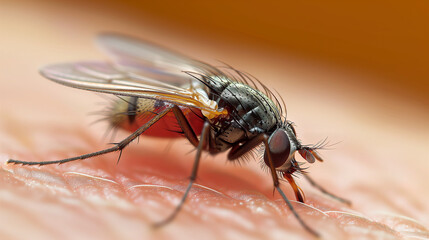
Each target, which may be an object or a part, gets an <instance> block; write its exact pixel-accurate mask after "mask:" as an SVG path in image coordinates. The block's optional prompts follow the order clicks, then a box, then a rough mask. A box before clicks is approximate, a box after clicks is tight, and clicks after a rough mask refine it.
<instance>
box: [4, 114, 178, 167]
mask: <svg viewBox="0 0 429 240" xmlns="http://www.w3.org/2000/svg"><path fill="white" fill-rule="evenodd" d="M170 110H171V107H168V108H166V109H164V110H162V111H161V112H159V113H157V114H156V115H155V116H154V117H153V118H152V119H151V120H149V121H148V122H147V123H145V124H144V125H143V126H141V127H140V128H138V129H137V130H136V131H135V132H133V133H132V134H131V135H129V136H128V137H127V138H125V139H124V140H122V141H120V142H119V143H116V144H115V146H113V147H111V148H107V149H104V150H101V151H98V152H93V153H88V154H84V155H81V156H77V157H72V158H66V159H61V160H54V161H42V162H27V161H20V160H14V159H9V160H8V161H7V163H12V164H22V165H48V164H63V163H66V162H72V161H76V160H84V159H87V158H91V157H95V156H99V155H103V154H106V153H111V152H116V151H120V153H122V150H123V149H124V148H125V147H126V146H128V144H130V143H131V142H132V141H133V140H134V139H136V138H137V137H138V136H140V135H141V134H142V133H143V132H144V131H146V130H147V129H148V128H149V127H150V126H152V125H153V124H154V123H156V122H157V121H158V120H159V119H161V118H162V117H164V116H165V114H167V113H168V112H169V111H170Z"/></svg>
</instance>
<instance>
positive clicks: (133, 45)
mask: <svg viewBox="0 0 429 240" xmlns="http://www.w3.org/2000/svg"><path fill="white" fill-rule="evenodd" d="M97 42H98V44H99V45H100V47H101V48H102V49H103V50H104V51H105V52H107V54H108V55H109V57H110V58H111V59H112V60H113V61H114V63H115V66H116V67H117V68H118V69H120V70H122V71H125V72H132V73H134V74H136V75H139V76H144V77H150V78H153V79H157V80H159V81H162V82H166V83H169V84H173V85H176V86H181V85H183V84H186V83H189V82H190V81H195V79H193V78H192V77H191V76H190V75H188V74H186V73H185V72H196V73H199V74H204V75H209V76H213V75H217V76H218V75H221V74H222V73H221V72H220V71H219V70H218V69H216V68H215V67H212V66H210V65H208V64H205V63H203V62H200V61H197V60H194V59H191V58H189V57H186V56H184V55H182V54H180V53H176V52H173V51H171V50H167V49H166V48H163V47H160V46H158V45H156V44H154V43H151V42H148V41H144V40H140V39H136V38H132V37H129V36H125V35H120V34H114V33H105V34H101V35H99V36H98V38H97Z"/></svg>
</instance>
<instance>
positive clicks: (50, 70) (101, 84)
mask: <svg viewBox="0 0 429 240" xmlns="http://www.w3.org/2000/svg"><path fill="white" fill-rule="evenodd" d="M41 73H42V75H43V76H45V77H47V78H49V79H51V80H53V81H55V82H58V83H60V84H63V85H66V86H70V87H74V88H79V89H84V90H89V91H95V92H102V93H111V94H115V95H124V96H133V97H141V98H149V99H157V100H162V101H166V102H169V103H173V104H178V105H184V106H189V107H195V108H200V109H201V110H202V112H203V114H204V115H205V116H211V117H214V116H217V115H220V114H224V113H223V112H222V111H219V110H218V109H217V104H216V102H214V101H212V100H210V99H209V98H208V96H207V94H206V92H205V91H204V90H203V89H202V88H196V87H195V86H193V84H191V83H189V81H188V84H187V85H184V84H182V85H181V87H179V86H178V85H174V84H169V83H166V82H162V81H158V80H156V79H152V78H149V77H146V76H144V75H136V74H135V73H132V72H124V71H120V70H118V69H116V67H115V66H113V65H111V64H109V63H103V62H77V63H64V64H56V65H51V66H47V67H45V68H43V69H42V70H41Z"/></svg>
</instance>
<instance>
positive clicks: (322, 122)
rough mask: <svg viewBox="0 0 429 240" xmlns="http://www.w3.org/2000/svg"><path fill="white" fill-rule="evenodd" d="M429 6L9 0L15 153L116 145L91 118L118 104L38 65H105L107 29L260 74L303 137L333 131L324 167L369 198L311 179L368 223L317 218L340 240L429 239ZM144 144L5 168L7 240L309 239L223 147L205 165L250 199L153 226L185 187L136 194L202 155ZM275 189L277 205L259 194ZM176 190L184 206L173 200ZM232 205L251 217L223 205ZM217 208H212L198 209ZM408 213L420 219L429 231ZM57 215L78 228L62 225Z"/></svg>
mask: <svg viewBox="0 0 429 240" xmlns="http://www.w3.org/2000/svg"><path fill="white" fill-rule="evenodd" d="M428 14H429V9H428V4H427V3H425V2H424V1H421V2H419V1H414V2H413V1H407V2H403V3H395V2H386V3H373V2H360V3H355V4H352V3H347V4H345V3H343V2H342V1H339V2H326V1H324V2H323V4H322V3H315V2H313V3H307V4H305V5H300V4H299V3H296V2H291V3H285V4H283V5H278V4H276V3H273V2H269V1H265V2H264V5H255V4H251V3H248V2H247V1H234V3H229V2H228V1H225V2H219V1H217V2H216V4H214V3H213V4H209V3H208V1H207V2H204V3H201V2H199V1H185V2H183V1H168V2H166V1H163V2H162V4H161V1H160V2H159V3H156V2H155V1H150V2H144V1H121V3H119V2H118V3H115V2H105V1H99V3H96V2H92V3H87V2H85V1H81V2H79V1H70V2H65V1H61V2H59V1H51V2H50V1H39V2H37V1H1V2H0V29H1V30H2V35H1V38H0V63H1V65H0V160H1V161H2V162H5V161H6V160H7V159H8V158H9V157H16V158H23V159H24V158H25V159H29V160H41V159H46V158H49V159H54V158H58V157H65V156H71V155H75V154H79V153H85V152H88V151H93V150H96V149H101V148H103V147H104V146H105V145H104V142H105V141H101V140H100V139H101V138H102V135H103V132H104V129H105V127H104V126H103V125H94V126H91V127H90V126H88V125H89V123H90V122H91V121H92V120H94V119H97V117H88V116H87V113H88V112H91V111H95V110H98V109H99V108H100V106H98V105H97V104H96V102H100V101H103V100H102V98H100V97H98V96H96V95H94V94H90V93H85V92H82V91H77V90H74V89H68V88H65V87H62V86H59V85H56V84H53V83H52V82H49V81H47V80H45V79H43V78H42V77H40V76H39V75H38V74H37V69H38V68H39V67H40V66H42V65H44V64H48V63H53V62H61V61H72V60H86V59H103V58H104V56H103V55H102V54H100V53H99V52H98V51H97V50H96V48H95V47H94V45H93V44H92V39H93V38H94V36H95V35H96V34H97V33H98V32H101V31H118V32H122V33H127V34H132V35H136V36H140V37H143V38H145V39H149V40H151V41H155V42H159V43H161V44H163V45H166V46H169V47H170V48H173V49H177V50H179V51H181V52H184V53H187V54H188V55H190V56H193V57H196V58H198V59H201V60H204V61H208V62H210V63H214V64H218V62H217V61H218V60H221V61H224V62H227V63H229V64H231V65H233V66H235V67H237V68H239V69H242V70H245V71H247V72H250V73H252V74H253V75H255V76H256V77H258V78H259V79H260V80H261V81H263V82H264V83H266V84H267V85H268V86H269V87H271V88H272V89H275V90H277V91H278V92H279V93H280V94H281V95H282V96H283V97H284V98H285V101H286V103H287V105H288V118H289V119H290V120H293V121H295V122H296V123H297V131H298V134H299V137H300V138H301V139H302V140H303V141H305V142H307V143H314V142H317V141H318V140H320V139H323V138H324V137H325V136H329V138H330V139H331V141H332V142H340V143H339V144H337V145H335V147H334V150H331V151H323V153H322V154H323V156H324V157H325V159H326V162H325V163H324V164H315V165H314V166H311V168H310V169H309V171H310V172H311V174H312V176H314V177H315V178H316V179H319V180H320V183H321V184H323V185H324V186H329V188H330V189H331V190H332V191H334V192H337V193H339V194H340V195H342V196H345V197H348V198H350V199H352V200H353V201H354V206H353V208H351V209H349V208H345V207H344V206H338V204H337V203H336V202H335V201H332V200H329V199H328V200H326V199H324V198H323V197H322V196H321V195H320V194H319V193H318V192H317V191H315V190H313V189H312V188H311V187H310V186H308V184H306V183H305V182H304V181H300V183H301V185H302V186H303V188H304V190H305V192H306V193H307V197H308V198H309V202H310V203H311V204H313V205H314V206H316V207H317V208H319V209H321V210H323V211H331V210H342V211H346V212H348V213H351V212H354V213H357V214H359V215H361V216H364V217H365V218H362V219H357V218H356V217H355V216H354V217H352V216H349V215H341V214H339V216H336V215H335V214H334V213H332V212H331V213H330V217H331V218H330V219H331V220H329V221H328V220H326V219H325V220H321V221H320V219H319V221H315V223H314V224H315V225H314V226H315V227H319V228H320V229H324V230H325V231H326V234H328V236H331V239H332V238H333V237H332V236H335V234H339V235H341V234H344V235H347V236H348V237H349V238H353V237H356V238H357V237H364V238H371V237H374V236H377V234H384V235H382V236H385V238H387V237H392V238H394V239H395V238H396V239H400V238H401V237H404V236H408V237H410V238H411V236H419V237H428V231H427V227H428V226H429V218H428V216H429V205H428V204H427V199H428V198H429V190H428V189H427V187H426V186H425V183H427V182H428V180H429V179H428V177H427V173H428V170H429V157H428V154H427V152H426V151H427V149H428V147H429V137H428V136H429V127H428V125H427V119H428V117H429V112H428V109H429V108H428V104H429V100H428V97H427V95H428V92H429V86H428V77H429V72H428V68H427V67H426V64H427V62H428V60H429V59H428V58H429V54H428V52H429V50H428V45H427V42H428V40H429V39H428V34H427V32H428V29H427V28H428V27H427V22H428V17H427V16H428ZM143 139H144V140H143V141H144V144H143V143H142V142H141V143H140V144H139V145H136V144H134V145H133V146H132V147H131V148H130V149H128V150H127V151H126V152H125V155H124V158H123V159H122V162H121V164H119V166H116V165H115V160H116V155H113V156H106V157H104V158H100V159H94V160H91V161H89V162H85V163H76V164H69V165H64V166H61V167H47V168H41V169H37V171H36V170H35V169H34V168H13V167H4V169H3V170H2V172H1V179H2V181H1V189H0V194H1V196H0V201H1V203H0V222H1V224H0V237H1V239H13V238H17V237H18V238H21V239H24V238H26V237H28V236H32V237H33V238H36V239H37V238H39V239H46V238H52V239H55V238H59V237H63V236H64V235H65V236H69V238H70V239H74V238H77V237H87V238H98V239H109V238H110V239H121V238H122V239H123V238H127V239H140V238H141V237H149V236H151V237H154V236H157V237H159V238H169V237H171V236H175V237H176V238H183V239H188V238H189V237H190V236H194V237H195V236H198V235H197V234H201V235H203V236H208V235H209V236H212V237H213V238H215V237H223V238H228V237H229V238H231V239H232V238H233V236H245V237H247V238H252V237H253V238H259V237H261V238H262V237H268V236H269V237H270V238H273V239H284V237H285V236H286V235H287V236H290V237H292V236H295V237H296V238H298V239H299V238H301V234H305V233H303V231H302V230H301V229H300V228H299V226H298V225H297V224H296V222H294V220H293V218H291V217H289V218H288V219H287V220H284V218H283V217H282V216H281V214H277V213H276V211H277V212H278V209H282V208H281V207H280V208H278V209H277V208H271V207H267V206H271V205H272V202H271V200H270V199H271V194H270V193H271V187H270V184H271V182H270V178H269V177H268V175H267V174H265V173H264V172H262V171H260V170H259V167H258V164H256V163H253V164H252V163H250V164H249V165H245V167H244V168H240V167H238V166H233V165H231V164H228V165H226V164H224V160H223V159H224V157H223V156H218V157H216V158H215V159H214V160H211V158H208V159H207V160H206V161H204V162H203V165H202V174H201V176H200V183H202V184H204V185H207V186H210V187H212V188H215V189H217V190H221V191H222V192H224V193H228V194H229V195H230V196H234V199H235V200H237V198H240V197H241V199H248V201H244V202H242V201H230V200H225V199H224V198H221V199H220V200H219V199H218V198H216V196H217V195H215V196H214V197H213V196H211V197H210V198H207V199H205V200H204V201H203V203H204V204H201V200H200V201H198V200H199V199H200V198H198V197H194V198H193V199H194V200H191V203H190V206H193V207H192V208H189V209H188V210H187V211H185V212H184V213H183V215H182V218H180V219H179V220H180V221H178V223H177V224H178V225H176V226H172V227H171V228H170V229H167V230H166V231H165V232H164V233H161V234H159V233H157V234H155V235H151V234H152V233H151V232H148V231H147V229H146V228H145V226H147V225H145V224H143V225H142V223H147V222H150V221H151V219H153V218H156V219H159V218H160V216H165V215H166V214H168V212H169V210H170V209H171V207H172V205H174V203H175V201H176V200H177V197H178V196H180V193H179V192H177V191H176V192H173V193H169V192H168V191H167V193H165V194H167V195H162V194H161V197H159V196H158V198H157V197H154V198H153V199H152V201H148V199H147V198H150V197H148V196H149V193H146V192H143V193H142V192H140V191H138V192H132V191H131V192H130V191H129V190H124V189H127V186H128V187H129V186H130V185H135V184H142V183H154V182H155V183H158V184H161V185H166V186H170V184H174V181H177V180H181V179H184V178H185V177H186V175H187V174H188V172H189V169H190V168H189V167H190V164H191V161H192V160H191V159H188V158H191V157H189V155H188V157H187V156H184V157H183V159H182V158H180V159H179V160H177V159H176V158H177V155H182V154H172V156H170V157H169V160H168V161H167V160H166V161H167V162H163V161H162V160H159V161H158V162H156V164H154V161H150V160H152V159H151V158H154V159H157V158H159V152H162V149H161V150H160V151H156V149H155V150H154V149H153V146H157V145H158V143H159V145H162V144H163V143H162V142H158V141H154V140H149V139H145V138H143ZM183 144H184V142H180V143H176V144H175V145H173V149H172V150H171V151H178V152H180V153H185V152H187V151H188V150H189V149H190V148H187V149H182V148H183V147H181V146H182V145H183ZM151 146H152V147H151ZM174 146H176V147H174ZM148 152H150V154H149V157H146V156H148ZM176 160H177V161H176ZM182 163H183V164H182ZM147 169H152V170H150V171H149V170H147ZM154 169H155V170H154ZM76 172H77V173H85V174H89V175H91V176H97V177H102V178H103V179H113V180H114V181H113V182H115V183H116V184H118V183H119V187H118V188H115V187H112V186H111V185H109V184H107V183H105V181H104V182H103V181H101V180H100V181H101V183H100V182H99V181H96V180H91V181H89V180H88V179H87V178H85V177H82V179H80V178H78V177H76V175H73V174H75V173H76ZM148 176H152V177H148ZM153 176H155V177H153ZM165 178H167V180H165ZM130 179H131V180H130ZM154 179H155V180H154ZM157 179H161V180H157ZM232 182H234V183H232ZM103 183H105V184H103ZM181 184H182V185H183V184H184V182H183V181H182V182H181ZM182 185H180V186H182ZM115 186H116V185H115ZM112 189H113V190H112ZM179 189H180V188H179ZM284 189H285V190H287V189H288V187H284ZM248 191H250V192H251V194H248ZM254 191H257V192H258V194H254ZM287 191H288V190H287ZM148 192H150V191H148ZM154 192H156V191H154ZM124 193H126V194H124ZM150 193H153V192H150ZM288 193H290V192H288ZM145 194H148V195H145ZM168 194H170V195H168ZM124 195H125V197H124ZM165 196H167V197H165ZM290 196H292V195H290ZM200 197H201V196H200ZM265 197H266V198H267V199H264V198H265ZM276 197H278V196H276ZM259 198H261V199H264V201H259V202H258V201H257V200H258V199H259ZM160 199H161V200H160ZM162 199H164V200H165V199H169V201H171V202H172V203H171V202H168V203H169V204H167V205H168V207H165V206H163V205H162V204H161V207H160V208H157V207H156V206H157V205H156V203H157V202H163V200H162ZM249 199H250V200H249ZM255 199H256V200H255ZM222 201H224V202H222ZM267 201H268V203H266V202H267ZM118 202H120V204H119V205H117V203H118ZM219 202H222V203H225V204H223V205H221V206H227V207H226V208H229V207H230V209H232V210H233V211H237V209H239V210H241V212H240V213H238V214H231V213H230V212H228V211H225V209H219V211H216V210H213V209H215V208H213V206H216V204H218V203H219ZM261 202H262V203H261ZM258 203H260V204H262V205H258ZM192 204H193V205H192ZM205 204H206V205H205ZM228 204H229V205H228ZM238 204H244V206H246V208H244V210H243V209H242V207H239V206H241V205H238ZM252 204H253V205H252ZM277 205H279V206H282V205H281V202H277ZM209 206H210V208H209ZM252 206H253V207H252ZM255 206H262V209H265V210H266V211H267V212H264V211H261V209H260V208H257V207H255ZM282 207H284V206H282ZM147 209H154V210H151V211H149V210H147ZM207 209H211V210H212V211H211V212H210V213H206V215H201V214H200V212H198V211H201V212H204V211H206V210H207ZM249 209H250V211H249ZM267 209H268V210H267ZM191 210H194V211H197V212H196V213H193V212H192V211H191ZM148 211H149V213H148ZM136 212H137V213H136ZM392 214H393V216H392ZM201 216H202V217H201ZM398 216H404V217H409V218H411V219H414V220H415V221H417V222H418V223H419V224H422V225H423V226H426V229H425V228H424V227H423V226H420V225H419V224H418V223H417V222H413V221H414V220H410V219H408V218H403V217H398ZM366 217H368V218H369V219H367V218H366ZM82 218H84V219H82ZM255 219H256V220H255ZM332 219H334V220H332ZM182 220H183V222H184V223H183V222H182ZM185 220H186V221H185ZM369 220H376V222H370V221H369ZM230 222H231V223H230ZM237 222H238V223H237ZM221 223H223V225H222V224H221ZM380 223H382V224H386V225H382V224H380ZM181 224H182V225H181ZM323 224H327V225H323ZM56 225H62V226H67V227H65V228H64V227H63V228H58V227H56V228H55V230H54V231H53V230H52V226H56ZM368 225H370V226H372V227H368ZM23 226H25V229H24V227H23ZM386 226H387V227H386ZM267 229H269V231H268V230H267ZM366 229H371V231H369V232H366ZM392 229H393V230H392ZM415 231H417V233H413V232H415ZM106 232H107V233H106ZM234 234H236V235H234ZM306 237H308V236H305V235H304V237H303V238H304V239H305V238H306ZM337 238H338V239H341V238H345V236H342V237H340V236H339V237H337ZM411 239H412V238H411Z"/></svg>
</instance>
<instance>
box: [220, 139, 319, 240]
mask: <svg viewBox="0 0 429 240" xmlns="http://www.w3.org/2000/svg"><path fill="white" fill-rule="evenodd" d="M262 142H263V143H264V145H265V151H267V155H268V162H269V166H268V167H269V168H270V171H271V176H272V178H273V184H274V188H275V189H276V190H277V191H278V192H279V193H280V195H281V196H282V198H283V200H284V201H285V202H286V205H287V206H288V207H289V209H290V210H291V212H292V214H293V215H294V216H295V218H296V219H297V220H298V222H299V223H300V224H301V226H302V227H303V228H304V229H305V230H307V231H308V232H309V233H311V234H313V235H314V236H316V237H319V233H317V232H316V231H315V230H313V229H312V228H311V227H310V226H308V225H307V223H305V222H304V220H302V218H301V217H300V216H299V215H298V213H297V212H296V211H295V209H294V208H293V206H292V204H291V203H290V201H289V199H288V198H287V197H286V195H285V194H284V192H283V190H282V189H281V188H280V182H279V178H278V176H277V172H276V169H275V168H274V164H273V160H272V157H271V152H270V148H269V145H268V136H267V135H266V134H260V135H258V136H256V137H255V138H253V139H252V140H250V141H248V142H246V143H244V144H242V145H236V146H234V147H233V148H232V149H231V151H230V152H229V153H228V159H230V160H234V159H237V158H239V157H241V156H242V155H244V154H245V153H247V152H249V151H251V150H252V149H253V148H254V147H256V146H258V145H259V144H260V143H262Z"/></svg>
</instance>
